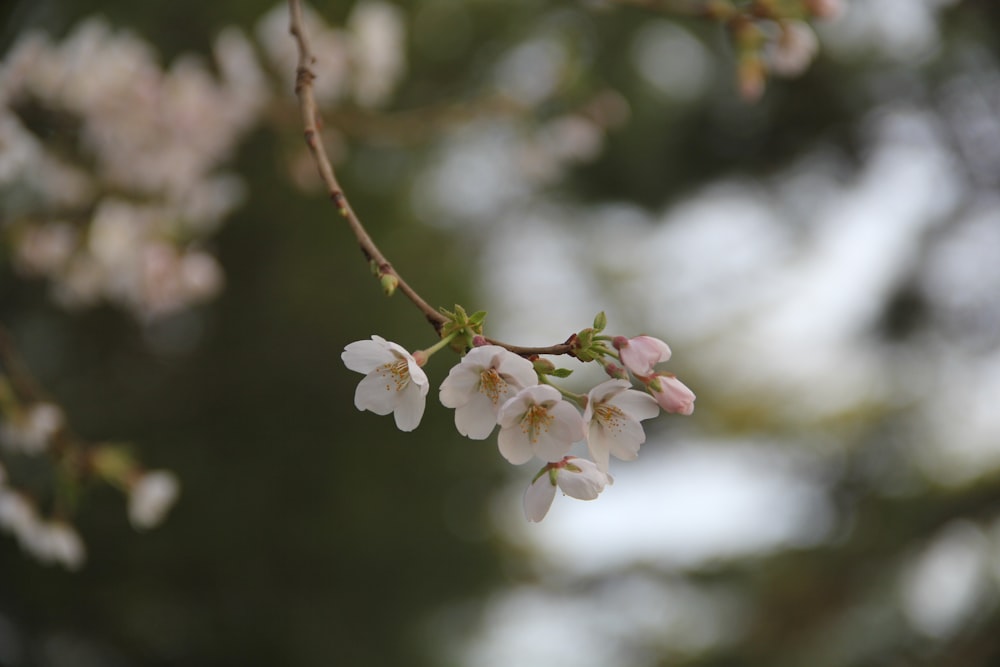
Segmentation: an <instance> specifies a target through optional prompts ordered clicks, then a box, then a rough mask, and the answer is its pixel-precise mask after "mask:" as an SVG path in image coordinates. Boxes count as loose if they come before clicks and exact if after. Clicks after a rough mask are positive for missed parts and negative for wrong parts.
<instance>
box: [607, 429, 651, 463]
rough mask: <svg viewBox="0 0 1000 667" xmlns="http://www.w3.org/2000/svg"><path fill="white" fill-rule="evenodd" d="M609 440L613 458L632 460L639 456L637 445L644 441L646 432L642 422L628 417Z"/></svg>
mask: <svg viewBox="0 0 1000 667" xmlns="http://www.w3.org/2000/svg"><path fill="white" fill-rule="evenodd" d="M609 440H610V442H609V445H610V449H611V454H612V455H614V457H615V458H617V459H621V460H622V461H633V460H635V459H636V458H637V457H638V456H639V446H640V445H642V443H644V442H646V432H645V431H644V430H643V428H642V424H640V423H639V422H637V421H634V420H631V419H630V420H628V421H626V422H625V423H624V424H622V426H621V429H620V430H618V431H616V432H615V433H614V437H611V438H609Z"/></svg>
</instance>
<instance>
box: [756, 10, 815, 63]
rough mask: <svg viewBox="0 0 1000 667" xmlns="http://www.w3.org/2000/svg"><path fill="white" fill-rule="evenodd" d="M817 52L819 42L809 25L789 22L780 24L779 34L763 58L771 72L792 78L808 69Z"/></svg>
mask: <svg viewBox="0 0 1000 667" xmlns="http://www.w3.org/2000/svg"><path fill="white" fill-rule="evenodd" d="M817 51H819V40H818V39H817V38H816V33H815V32H813V29H812V28H810V27H809V24H807V23H805V22H804V21H793V20H789V21H783V22H782V23H781V34H780V35H778V37H777V39H775V40H774V41H772V42H771V43H770V44H769V48H768V49H767V51H766V52H765V57H766V58H767V65H768V69H769V70H770V71H771V72H773V73H774V74H777V75H779V76H785V77H792V76H798V75H799V74H802V72H804V71H805V70H806V68H807V67H809V64H810V63H811V62H812V59H813V57H815V55H816V52H817Z"/></svg>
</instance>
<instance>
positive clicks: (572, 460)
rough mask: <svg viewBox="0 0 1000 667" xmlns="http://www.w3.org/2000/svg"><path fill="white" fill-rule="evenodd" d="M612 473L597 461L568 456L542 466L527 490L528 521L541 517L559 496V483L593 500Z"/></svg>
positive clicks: (567, 490)
mask: <svg viewBox="0 0 1000 667" xmlns="http://www.w3.org/2000/svg"><path fill="white" fill-rule="evenodd" d="M612 483H614V479H613V478H612V477H611V475H609V474H607V473H606V472H605V471H603V470H601V469H600V468H598V467H597V465H596V464H595V463H594V462H593V461H588V460H587V459H581V458H577V457H575V456H567V457H565V458H564V459H562V460H561V461H557V462H554V463H549V464H548V465H546V466H545V467H544V468H542V469H541V470H540V471H539V473H538V474H537V475H535V479H534V480H532V482H531V484H530V485H529V486H528V488H527V489H526V490H525V492H524V499H523V502H524V516H525V517H526V518H527V519H528V521H541V520H542V519H544V518H545V515H546V514H548V512H549V507H551V506H552V501H553V499H554V498H555V497H556V487H557V486H558V487H559V489H560V490H561V491H562V492H563V493H564V494H566V495H567V496H570V497H571V498H577V499H578V500H593V499H594V498H596V497H597V496H598V495H600V493H601V491H603V490H604V487H606V486H607V485H609V484H612Z"/></svg>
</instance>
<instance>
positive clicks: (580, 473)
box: [557, 458, 609, 500]
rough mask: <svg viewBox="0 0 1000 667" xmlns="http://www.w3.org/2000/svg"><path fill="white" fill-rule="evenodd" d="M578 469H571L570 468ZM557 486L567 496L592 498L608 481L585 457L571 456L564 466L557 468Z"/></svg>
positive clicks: (580, 498)
mask: <svg viewBox="0 0 1000 667" xmlns="http://www.w3.org/2000/svg"><path fill="white" fill-rule="evenodd" d="M573 467H575V468H577V469H578V470H572V469H571V468H573ZM557 481H558V484H559V488H560V489H561V490H562V492H563V493H565V494H566V495H567V496H571V497H573V498H577V499H579V500H593V499H594V498H596V497H597V496H598V495H600V493H601V491H603V490H604V487H605V486H606V485H607V484H608V483H609V478H608V476H607V475H605V474H604V473H603V472H601V471H600V470H599V469H598V468H597V466H596V465H595V464H594V463H593V462H592V461H588V460H587V459H579V458H572V459H571V460H570V461H568V462H567V465H566V467H564V468H560V469H559V477H558V478H557Z"/></svg>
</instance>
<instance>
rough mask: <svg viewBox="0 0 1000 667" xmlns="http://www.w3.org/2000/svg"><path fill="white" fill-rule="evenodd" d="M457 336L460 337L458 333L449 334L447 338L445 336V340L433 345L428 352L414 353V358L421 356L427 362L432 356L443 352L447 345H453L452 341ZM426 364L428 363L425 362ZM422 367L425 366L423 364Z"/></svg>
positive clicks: (419, 351)
mask: <svg viewBox="0 0 1000 667" xmlns="http://www.w3.org/2000/svg"><path fill="white" fill-rule="evenodd" d="M457 335H458V332H457V331H452V332H451V333H450V334H448V335H447V336H445V337H444V338H442V339H441V340H439V341H438V342H436V343H434V344H433V345H431V346H430V347H429V348H427V349H426V350H418V351H417V352H414V353H413V356H414V357H417V355H418V354H419V355H421V356H422V357H424V359H425V360H426V359H428V358H430V356H431V355H432V354H434V353H435V352H438V351H439V350H442V349H444V348H445V347H446V346H447V345H449V344H450V343H451V341H452V339H453V338H455V336H457ZM418 358H419V357H418ZM425 363H426V361H425ZM420 365H421V366H423V364H420Z"/></svg>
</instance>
